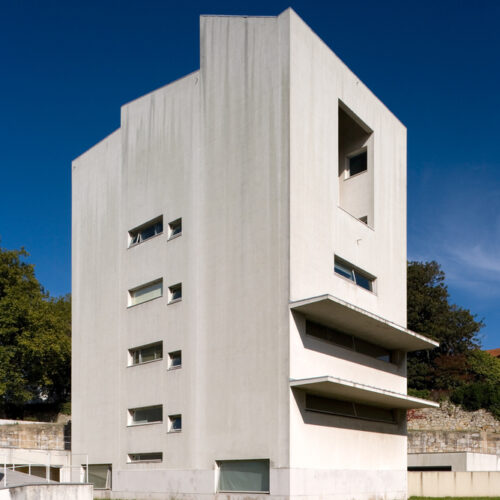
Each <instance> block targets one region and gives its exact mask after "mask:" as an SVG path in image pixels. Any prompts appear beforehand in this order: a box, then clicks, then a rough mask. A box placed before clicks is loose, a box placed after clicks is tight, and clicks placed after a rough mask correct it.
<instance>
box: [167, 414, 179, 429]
mask: <svg viewBox="0 0 500 500" xmlns="http://www.w3.org/2000/svg"><path fill="white" fill-rule="evenodd" d="M181 430H182V415H169V417H168V432H180V431H181Z"/></svg>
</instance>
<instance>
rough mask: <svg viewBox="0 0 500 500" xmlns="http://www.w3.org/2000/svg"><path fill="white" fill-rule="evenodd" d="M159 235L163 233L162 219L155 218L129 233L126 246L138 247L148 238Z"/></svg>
mask: <svg viewBox="0 0 500 500" xmlns="http://www.w3.org/2000/svg"><path fill="white" fill-rule="evenodd" d="M161 233H163V217H157V218H156V219H154V220H152V221H149V222H147V223H146V224H143V225H142V226H139V227H138V228H136V229H132V231H129V233H128V234H129V245H128V246H129V247H132V246H134V245H138V244H139V243H142V242H143V241H146V240H149V238H152V237H153V236H156V235H157V234H161Z"/></svg>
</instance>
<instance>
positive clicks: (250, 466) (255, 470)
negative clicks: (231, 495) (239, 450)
mask: <svg viewBox="0 0 500 500" xmlns="http://www.w3.org/2000/svg"><path fill="white" fill-rule="evenodd" d="M217 466H218V468H219V481H218V484H217V491H219V492H225V491H238V492H245V493H246V492H258V493H269V460H220V461H218V462H217Z"/></svg>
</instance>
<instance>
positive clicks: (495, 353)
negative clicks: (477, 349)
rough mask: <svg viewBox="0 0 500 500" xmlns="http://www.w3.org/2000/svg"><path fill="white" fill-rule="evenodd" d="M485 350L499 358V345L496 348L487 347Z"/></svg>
mask: <svg viewBox="0 0 500 500" xmlns="http://www.w3.org/2000/svg"><path fill="white" fill-rule="evenodd" d="M486 352H489V353H490V354H491V355H492V356H495V358H500V347H497V348H496V349H488V350H487V351H486Z"/></svg>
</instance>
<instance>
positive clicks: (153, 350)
mask: <svg viewBox="0 0 500 500" xmlns="http://www.w3.org/2000/svg"><path fill="white" fill-rule="evenodd" d="M129 353H130V358H129V359H130V362H129V364H130V365H140V364H142V363H149V362H150V361H156V360H159V359H162V358H163V342H157V343H155V344H149V345H145V346H142V347H136V348H135V349H130V350H129Z"/></svg>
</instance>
